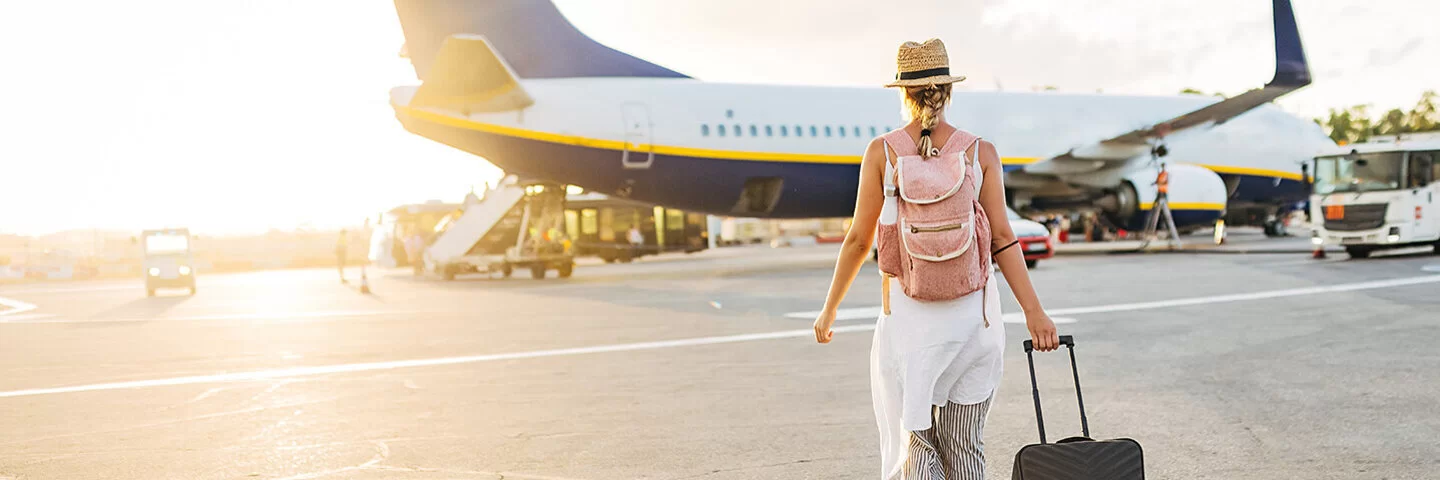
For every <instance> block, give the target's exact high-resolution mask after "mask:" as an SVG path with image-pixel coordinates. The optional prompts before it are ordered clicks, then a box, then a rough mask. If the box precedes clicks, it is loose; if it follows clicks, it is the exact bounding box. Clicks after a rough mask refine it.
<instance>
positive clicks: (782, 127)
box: [780, 125, 790, 137]
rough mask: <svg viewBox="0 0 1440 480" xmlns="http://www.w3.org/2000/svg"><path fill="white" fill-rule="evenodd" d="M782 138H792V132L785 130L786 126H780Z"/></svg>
mask: <svg viewBox="0 0 1440 480" xmlns="http://www.w3.org/2000/svg"><path fill="white" fill-rule="evenodd" d="M780 136H782V137H788V136H790V131H789V129H787V128H785V126H784V125H781V126H780Z"/></svg>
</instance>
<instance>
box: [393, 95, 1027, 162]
mask: <svg viewBox="0 0 1440 480" xmlns="http://www.w3.org/2000/svg"><path fill="white" fill-rule="evenodd" d="M392 106H393V107H395V111H397V112H400V113H402V114H404V115H406V116H409V117H412V118H416V119H419V120H424V121H427V122H431V123H436V124H440V125H445V126H449V127H455V128H463V129H466V130H475V131H480V132H486V133H493V134H496V135H504V136H507V137H515V138H524V139H528V140H537V141H541V142H549V143H558V144H562V145H575V146H580V147H590V148H603V149H606V150H616V151H621V150H626V149H627V147H628V149H630V150H645V149H647V148H653V149H654V152H655V153H657V154H661V155H675V156H681V157H695V158H717V159H724V160H756V161H766V162H787V163H829V164H847V163H848V164H858V163H860V157H859V156H857V155H822V154H813V153H781V152H747V151H740V150H714V149H707V148H691V147H676V146H670V145H633V144H627V143H626V142H617V141H614V140H601V139H598V138H586V137H579V136H574V135H561V134H556V133H548V132H541V131H536V130H526V129H523V128H514V127H504V126H500V125H493V124H489V123H481V122H476V121H473V120H469V119H464V118H456V117H452V116H449V115H444V114H440V113H435V112H430V111H426V110H421V109H418V108H411V107H406V106H402V105H393V104H392ZM1037 160H1039V159H1038V158H1023V157H1017V158H1003V159H1001V162H1002V163H1004V164H1005V165H1024V164H1028V163H1034V162H1036V161H1037Z"/></svg>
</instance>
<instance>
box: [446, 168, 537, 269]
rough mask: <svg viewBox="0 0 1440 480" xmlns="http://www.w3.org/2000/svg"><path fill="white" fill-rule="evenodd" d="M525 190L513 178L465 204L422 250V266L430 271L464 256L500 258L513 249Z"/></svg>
mask: <svg viewBox="0 0 1440 480" xmlns="http://www.w3.org/2000/svg"><path fill="white" fill-rule="evenodd" d="M524 199H525V187H524V186H522V185H520V184H519V182H518V181H517V180H516V179H515V177H513V176H510V177H505V179H503V180H501V181H500V185H499V186H497V187H496V188H495V189H493V190H490V191H489V192H486V193H485V197H484V198H482V199H480V200H479V201H478V202H474V203H466V204H465V205H464V206H463V208H464V211H463V213H461V214H460V215H459V217H453V218H451V219H448V220H447V221H446V222H442V223H441V224H440V226H439V227H437V229H439V230H440V231H439V232H438V233H437V234H436V236H435V239H434V241H433V242H431V243H430V246H429V247H428V248H426V249H425V264H426V266H427V267H429V268H428V269H429V270H431V271H437V270H441V269H440V268H436V267H441V266H444V265H450V264H455V263H458V262H460V261H461V259H462V258H464V257H465V256H466V255H504V254H505V249H506V248H507V247H513V246H515V242H516V239H517V237H518V236H519V235H520V224H521V223H522V221H523V218H522V216H523V213H524V203H523V202H522V200H524Z"/></svg>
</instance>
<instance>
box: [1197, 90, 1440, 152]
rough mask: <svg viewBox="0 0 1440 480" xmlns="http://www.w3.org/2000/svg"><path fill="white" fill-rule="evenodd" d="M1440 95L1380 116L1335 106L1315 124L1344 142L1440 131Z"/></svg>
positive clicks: (1365, 109) (1362, 109)
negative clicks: (1380, 136)
mask: <svg viewBox="0 0 1440 480" xmlns="http://www.w3.org/2000/svg"><path fill="white" fill-rule="evenodd" d="M1180 93H1181V94H1189V95H1214V96H1216V97H1221V98H1225V96H1226V95H1225V94H1223V93H1219V92H1216V93H1213V94H1209V93H1205V92H1202V91H1199V90H1196V89H1193V88H1187V89H1184V90H1181V91H1180ZM1437 103H1440V95H1437V94H1436V93H1435V90H1426V91H1425V93H1423V94H1421V95H1420V101H1419V102H1416V103H1415V108H1412V109H1410V110H1404V109H1399V108H1393V109H1390V111H1388V112H1385V114H1384V115H1380V116H1379V117H1373V118H1372V117H1371V116H1370V109H1371V106H1370V105H1355V106H1353V107H1348V108H1332V109H1330V112H1329V113H1328V114H1327V115H1326V116H1325V117H1322V118H1316V119H1315V123H1317V124H1319V125H1320V127H1322V128H1324V129H1325V133H1326V134H1327V135H1330V139H1331V140H1334V141H1335V143H1339V144H1342V145H1345V144H1351V143H1359V142H1364V141H1367V140H1369V139H1370V137H1373V136H1376V135H1403V134H1406V133H1420V132H1434V131H1440V111H1437V105H1436V104H1437Z"/></svg>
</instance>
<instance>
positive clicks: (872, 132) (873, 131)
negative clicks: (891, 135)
mask: <svg viewBox="0 0 1440 480" xmlns="http://www.w3.org/2000/svg"><path fill="white" fill-rule="evenodd" d="M870 136H872V137H878V136H880V134H878V133H875V127H870Z"/></svg>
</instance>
